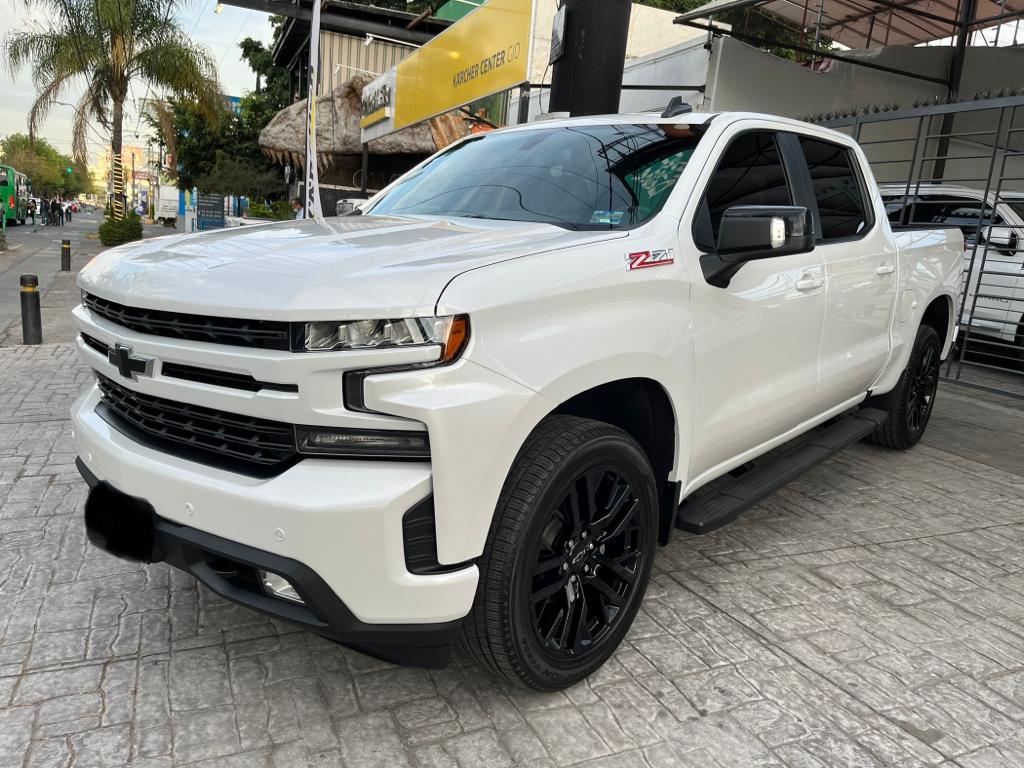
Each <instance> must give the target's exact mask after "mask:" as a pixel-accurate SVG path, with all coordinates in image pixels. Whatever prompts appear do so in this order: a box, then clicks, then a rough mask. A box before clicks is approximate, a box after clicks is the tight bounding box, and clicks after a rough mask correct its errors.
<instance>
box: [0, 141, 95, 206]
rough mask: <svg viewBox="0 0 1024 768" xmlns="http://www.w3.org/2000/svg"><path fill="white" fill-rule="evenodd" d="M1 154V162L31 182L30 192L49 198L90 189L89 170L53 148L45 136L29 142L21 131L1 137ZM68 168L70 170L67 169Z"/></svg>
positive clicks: (75, 193)
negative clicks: (2, 160)
mask: <svg viewBox="0 0 1024 768" xmlns="http://www.w3.org/2000/svg"><path fill="white" fill-rule="evenodd" d="M0 157H3V158H4V164H5V165H9V166H11V167H13V168H14V169H15V170H18V171H21V172H22V173H24V174H25V175H26V176H28V178H29V181H31V182H32V192H33V194H36V195H39V196H40V197H51V196H53V195H57V194H65V195H77V194H78V193H79V192H85V191H87V190H88V189H89V186H90V183H89V171H88V169H87V168H86V167H85V166H84V165H80V164H77V163H72V161H71V158H69V157H68V156H67V155H63V154H61V153H60V152H58V151H57V150H56V149H54V147H53V145H52V144H50V143H49V142H48V141H46V140H45V139H36V140H35V141H32V139H30V138H29V137H28V136H27V135H26V134H24V133H12V134H11V135H10V136H8V137H7V138H5V139H3V140H0ZM68 168H71V173H67V169H68Z"/></svg>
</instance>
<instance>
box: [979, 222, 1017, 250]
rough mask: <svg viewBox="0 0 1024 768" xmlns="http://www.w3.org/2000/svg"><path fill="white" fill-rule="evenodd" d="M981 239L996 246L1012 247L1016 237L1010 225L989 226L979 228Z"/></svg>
mask: <svg viewBox="0 0 1024 768" xmlns="http://www.w3.org/2000/svg"><path fill="white" fill-rule="evenodd" d="M981 239H982V240H984V241H985V242H986V243H988V244H989V245H994V246H995V247H996V248H1006V249H1009V248H1013V247H1015V246H1014V240H1015V239H1016V238H1015V237H1014V234H1013V229H1012V228H1011V227H999V226H994V225H993V226H989V227H984V228H983V229H982V230H981Z"/></svg>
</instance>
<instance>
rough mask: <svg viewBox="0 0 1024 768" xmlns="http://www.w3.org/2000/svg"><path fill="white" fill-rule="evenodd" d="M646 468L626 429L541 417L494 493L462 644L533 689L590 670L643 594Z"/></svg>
mask: <svg viewBox="0 0 1024 768" xmlns="http://www.w3.org/2000/svg"><path fill="white" fill-rule="evenodd" d="M657 522H658V518H657V497H656V493H655V483H654V476H653V473H652V471H651V467H650V464H649V462H648V460H647V457H646V455H645V454H644V452H643V450H642V449H641V448H640V446H639V445H637V443H636V441H635V440H633V439H632V438H631V437H630V436H629V435H628V434H626V433H625V432H623V431H622V430H620V429H618V428H616V427H613V426H611V425H609V424H604V423H602V422H596V421H590V420H587V419H580V418H576V417H571V416H550V417H548V418H547V419H545V420H544V421H543V422H542V423H541V424H540V425H539V426H538V427H537V429H536V430H534V433H533V434H532V435H531V436H530V438H529V439H528V440H527V442H526V444H525V445H524V447H523V449H522V451H521V452H520V454H519V456H518V458H517V459H516V462H515V464H514V465H513V467H512V470H511V471H510V473H509V476H508V478H507V479H506V481H505V487H504V489H503V491H502V494H501V498H500V500H499V502H498V507H497V510H496V512H495V520H494V523H493V525H492V528H491V532H490V535H489V536H488V541H487V546H486V548H485V551H484V555H483V557H482V558H481V560H480V563H479V565H480V571H481V575H480V584H479V586H478V588H477V595H476V600H475V602H474V606H473V610H472V612H471V613H470V615H469V616H468V617H467V619H466V624H465V632H464V640H463V643H464V645H465V647H466V649H467V650H468V652H469V653H470V655H471V656H472V657H473V658H475V659H476V660H477V661H478V662H479V663H481V664H483V665H484V666H486V667H489V668H490V669H492V670H493V671H495V672H497V673H499V674H501V675H502V676H504V677H506V678H508V679H510V680H513V681H516V682H520V683H523V684H525V685H527V686H529V687H531V688H535V689H537V690H558V689H560V688H565V687H568V686H570V685H572V684H573V683H575V682H577V681H579V680H581V679H583V678H584V677H586V676H587V675H589V674H591V673H592V672H594V671H595V670H597V669H598V668H599V667H600V666H601V665H602V664H603V663H604V662H605V661H606V660H607V659H608V657H609V656H611V654H612V653H613V652H614V650H615V648H616V647H618V645H619V643H620V642H621V641H622V638H623V636H624V635H625V634H626V631H627V630H628V629H629V627H630V625H631V624H632V622H633V618H634V617H635V616H636V612H637V610H638V609H639V607H640V602H641V600H642V599H643V595H644V591H645V589H646V587H647V581H648V579H649V577H650V571H651V565H652V563H653V560H654V550H655V547H656V542H657Z"/></svg>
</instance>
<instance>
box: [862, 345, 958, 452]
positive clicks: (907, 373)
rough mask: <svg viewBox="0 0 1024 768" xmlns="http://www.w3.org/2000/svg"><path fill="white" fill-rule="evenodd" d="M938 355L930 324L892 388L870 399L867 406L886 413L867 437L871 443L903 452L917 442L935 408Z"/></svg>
mask: <svg viewBox="0 0 1024 768" xmlns="http://www.w3.org/2000/svg"><path fill="white" fill-rule="evenodd" d="M941 356H942V345H941V342H940V341H939V335H938V334H937V333H936V332H935V329H934V328H932V327H931V326H930V325H922V326H921V327H920V328H918V330H917V338H916V339H915V340H914V347H913V349H912V350H911V352H910V359H909V360H908V361H907V367H906V369H905V370H904V371H903V375H902V376H901V377H900V380H899V382H898V383H897V384H896V387H895V388H894V389H893V390H892V392H889V393H888V394H885V395H882V396H880V397H878V398H873V400H872V403H871V404H873V405H877V406H878V407H880V408H883V409H885V410H887V411H888V412H889V416H888V418H887V419H886V421H885V422H883V423H882V424H880V425H879V426H878V429H876V430H875V431H874V433H872V435H871V436H870V438H869V439H870V440H871V441H872V442H873V443H877V444H878V445H884V446H885V447H887V448H897V449H900V450H905V449H907V448H911V447H913V446H914V445H916V444H917V441H918V440H920V439H921V436H922V435H923V434H924V430H925V428H926V427H927V426H928V420H929V419H930V418H931V415H932V408H933V407H934V406H935V395H936V393H937V391H938V388H939V363H940V362H941V360H940V358H941Z"/></svg>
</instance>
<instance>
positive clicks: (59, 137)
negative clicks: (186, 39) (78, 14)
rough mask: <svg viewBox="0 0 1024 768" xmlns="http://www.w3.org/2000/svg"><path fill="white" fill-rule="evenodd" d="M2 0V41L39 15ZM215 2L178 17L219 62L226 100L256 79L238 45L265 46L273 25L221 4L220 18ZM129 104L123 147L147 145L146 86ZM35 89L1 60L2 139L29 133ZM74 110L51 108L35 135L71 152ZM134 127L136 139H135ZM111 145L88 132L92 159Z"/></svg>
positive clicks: (199, 1)
mask: <svg viewBox="0 0 1024 768" xmlns="http://www.w3.org/2000/svg"><path fill="white" fill-rule="evenodd" d="M27 5H28V8H26V0H0V40H4V39H6V37H7V35H8V33H9V32H10V31H11V30H13V29H19V28H23V27H24V26H25V25H27V24H31V23H38V21H37V19H38V18H39V13H38V11H33V10H32V8H31V5H32V3H31V0H28V3H27ZM216 5H217V3H216V0H194V2H192V3H190V4H188V5H187V6H186V7H184V8H183V9H182V10H181V11H180V12H179V13H178V19H179V22H180V24H181V26H182V28H183V29H184V30H185V31H186V32H188V33H190V36H191V37H192V39H193V40H196V41H198V42H201V43H204V44H205V45H206V46H207V47H208V48H209V49H210V50H211V52H212V53H213V55H214V56H215V57H216V58H217V59H218V62H219V63H218V69H219V73H220V80H221V87H222V88H223V90H224V93H226V94H228V95H230V96H241V95H242V94H243V93H244V92H246V91H250V90H252V89H253V88H254V87H255V85H256V80H255V75H253V73H252V71H251V70H250V69H249V67H248V65H247V64H246V63H245V62H244V61H243V60H242V58H241V52H240V51H239V49H238V43H239V41H241V40H243V39H245V38H246V37H253V38H256V39H257V40H262V41H263V42H265V43H269V42H270V39H271V27H270V21H269V18H270V17H269V16H268V15H267V14H265V13H261V12H259V11H248V10H244V9H241V8H235V7H233V6H230V5H225V6H224V7H223V11H222V12H221V13H219V14H217V13H214V8H215V7H216ZM80 94H81V87H79V88H78V89H75V90H71V89H69V90H68V91H67V92H66V93H65V96H64V98H62V101H67V102H68V103H69V104H73V103H75V102H76V101H77V100H78V97H79V95H80ZM132 94H133V101H132V102H130V103H128V104H126V105H125V121H124V143H125V144H137V145H141V146H145V144H146V133H147V132H146V125H145V123H144V122H140V121H139V119H138V110H137V107H136V104H135V103H134V102H136V101H142V100H143V99H145V98H146V97H147V94H148V95H149V96H152V94H151V93H149V92H147V89H146V85H145V84H144V83H142V84H141V85H140V84H139V83H136V84H134V85H133V86H132ZM35 95H36V89H35V87H34V86H33V83H32V76H31V73H30V72H29V71H28V70H24V71H22V72H21V73H19V75H18V76H17V77H16V78H12V77H11V73H10V71H9V69H8V68H7V65H6V60H5V59H3V57H0V137H4V136H6V135H8V134H11V133H19V132H21V133H26V132H27V131H28V125H27V117H28V111H29V109H30V107H31V106H32V102H33V101H34V100H35ZM73 117H74V109H73V108H71V107H63V106H55V107H54V108H53V109H52V110H51V112H50V115H49V117H48V118H47V120H46V122H45V123H44V124H43V126H42V129H41V130H40V132H39V135H40V136H42V137H43V138H45V139H46V140H47V141H49V142H50V143H51V144H53V146H55V147H56V148H57V149H58V150H59V151H61V152H65V153H67V154H70V153H71V123H72V119H73ZM136 126H138V133H139V139H138V140H136V138H135V133H136ZM108 141H109V136H108V135H107V134H106V132H105V131H103V129H102V128H100V127H99V126H95V129H94V130H92V131H90V141H89V150H90V160H92V159H95V156H96V154H97V153H98V152H100V151H102V149H103V147H105V146H106V144H107V142H108Z"/></svg>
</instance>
